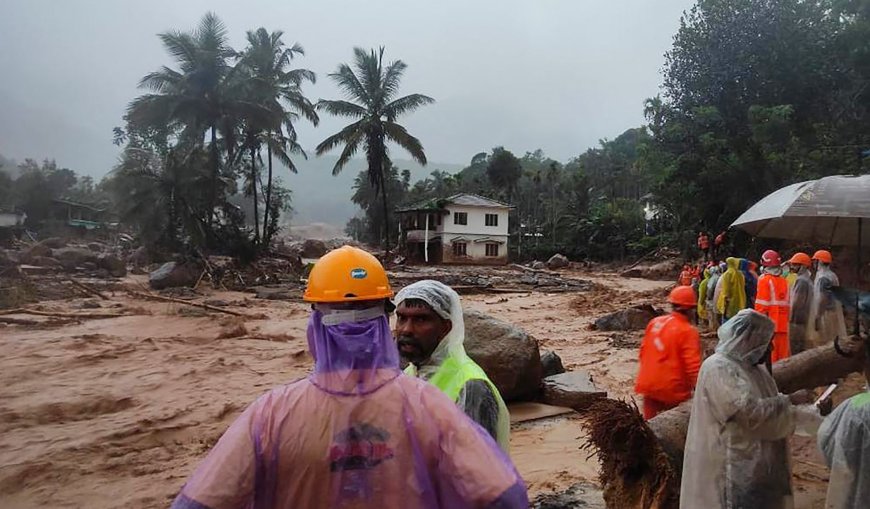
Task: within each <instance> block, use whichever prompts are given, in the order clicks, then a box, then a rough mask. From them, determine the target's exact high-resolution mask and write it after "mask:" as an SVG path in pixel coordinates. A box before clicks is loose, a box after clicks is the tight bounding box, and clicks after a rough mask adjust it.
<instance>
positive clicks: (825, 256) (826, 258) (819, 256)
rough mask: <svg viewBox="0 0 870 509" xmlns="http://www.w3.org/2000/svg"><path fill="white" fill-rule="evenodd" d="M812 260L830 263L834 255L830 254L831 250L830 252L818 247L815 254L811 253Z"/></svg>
mask: <svg viewBox="0 0 870 509" xmlns="http://www.w3.org/2000/svg"><path fill="white" fill-rule="evenodd" d="M813 260H818V261H820V262H822V263H827V264H830V263H831V262H833V261H834V257H833V256H831V252H830V251H826V250H824V249H819V250H818V251H816V252H815V254H814V255H813Z"/></svg>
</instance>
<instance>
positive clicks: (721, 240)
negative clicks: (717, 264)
mask: <svg viewBox="0 0 870 509" xmlns="http://www.w3.org/2000/svg"><path fill="white" fill-rule="evenodd" d="M724 244H725V232H724V231H723V232H720V233H719V235H716V238H715V239H713V258H714V259H716V260H718V259H720V258H719V250H720V249H722V246H723V245H724Z"/></svg>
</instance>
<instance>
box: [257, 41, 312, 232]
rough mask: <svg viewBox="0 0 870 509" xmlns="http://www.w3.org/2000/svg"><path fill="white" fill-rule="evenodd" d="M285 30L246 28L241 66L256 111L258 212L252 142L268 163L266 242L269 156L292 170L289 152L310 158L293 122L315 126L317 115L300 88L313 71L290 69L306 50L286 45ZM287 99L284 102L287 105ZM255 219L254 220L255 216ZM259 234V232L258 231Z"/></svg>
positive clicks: (268, 201)
mask: <svg viewBox="0 0 870 509" xmlns="http://www.w3.org/2000/svg"><path fill="white" fill-rule="evenodd" d="M283 35H284V34H283V32H281V31H280V30H278V31H275V32H271V33H269V31H267V30H266V29H265V28H259V29H257V30H255V31H254V30H252V31H248V33H247V39H248V48H247V49H246V50H245V52H244V55H243V57H242V60H241V61H240V66H241V67H242V68H243V69H244V71H245V73H246V76H247V78H246V79H247V85H248V87H247V88H248V93H249V95H250V98H249V100H251V101H253V102H254V103H255V104H256V106H258V109H259V110H260V111H259V112H257V113H258V115H257V117H258V118H257V119H251V121H250V122H249V126H248V129H249V136H248V138H249V143H250V144H251V146H249V149H251V150H252V153H251V154H252V155H251V161H252V163H251V164H252V171H251V175H252V182H253V185H254V188H253V195H254V200H255V203H254V214H255V215H256V214H257V205H256V200H257V193H256V178H255V177H256V173H257V172H256V169H255V167H254V166H253V165H254V164H256V158H255V157H254V156H253V153H254V148H253V147H254V146H256V150H257V151H258V150H259V148H260V147H261V146H262V145H265V146H266V152H267V161H268V165H269V174H268V179H267V180H266V186H265V202H264V211H263V240H264V242H265V243H266V244H268V242H269V237H270V233H269V228H268V225H269V212H270V210H271V208H272V207H271V205H272V183H273V170H272V156H273V155H274V156H276V157H278V159H279V160H280V161H281V162H283V163H284V165H285V166H287V168H288V169H289V170H290V171H291V172H293V173H296V171H297V170H296V165H295V164H294V163H293V161H292V159H291V158H290V154H298V155H301V156H302V157H304V158H306V159H307V158H308V156H307V154H305V151H304V150H302V147H301V146H300V145H299V143H298V141H297V135H296V128H295V126H294V122H295V121H296V120H298V119H299V118H300V117H303V118H305V119H307V120H308V121H310V122H311V123H312V124H313V125H315V126H316V125H317V124H318V122H319V118H318V116H317V112H316V111H315V107H314V105H313V104H312V103H311V101H309V100H308V98H306V97H305V95H304V94H303V93H302V85H303V84H304V83H305V82H306V81H307V82H311V83H314V82H315V79H316V78H315V75H314V73H313V72H311V71H309V70H308V69H290V63H291V61H292V60H293V58H294V57H296V56H301V55H304V54H305V50H304V49H303V48H302V46H301V45H299V44H298V43H295V44H293V45H292V46H290V47H287V46H286V45H285V44H284V42H283V41H282V40H281V37H282V36H283ZM285 104H286V105H287V106H286V107H285ZM255 224H257V219H256V218H255ZM257 236H259V233H258V234H257Z"/></svg>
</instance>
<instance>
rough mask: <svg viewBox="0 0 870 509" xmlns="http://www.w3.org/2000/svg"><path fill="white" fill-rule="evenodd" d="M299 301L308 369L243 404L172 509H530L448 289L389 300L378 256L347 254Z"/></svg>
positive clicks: (506, 422) (312, 281)
mask: <svg viewBox="0 0 870 509" xmlns="http://www.w3.org/2000/svg"><path fill="white" fill-rule="evenodd" d="M303 298H304V300H305V301H306V302H309V303H311V304H312V312H311V315H310V317H309V321H308V330H307V336H308V347H309V351H310V352H311V355H312V357H313V358H314V370H313V372H312V373H311V374H310V375H309V376H308V377H306V378H304V379H302V380H298V381H296V382H294V383H290V384H288V385H284V386H281V387H278V388H275V389H272V390H270V391H269V392H267V393H266V394H264V395H263V396H261V397H260V398H258V399H257V400H256V401H255V402H254V403H252V404H251V405H250V406H249V407H248V408H247V409H246V410H245V411H244V412H243V413H242V414H241V416H240V417H238V419H236V421H235V422H234V423H233V424H232V425H231V426H230V428H229V429H228V430H227V431H226V433H224V435H223V436H222V437H221V439H220V440H219V441H218V442H217V444H216V445H215V446H214V448H213V449H212V450H211V451H210V452H209V454H208V456H207V457H206V458H205V460H203V462H202V463H201V464H200V465H199V467H198V468H197V469H196V471H195V472H194V474H193V475H192V476H191V477H190V479H188V481H187V483H186V484H185V485H184V487H183V488H182V490H181V492H180V493H179V494H178V496H177V497H176V498H175V500H174V502H173V504H172V507H173V509H241V508H256V509H278V508H287V509H289V508H301V507H304V508H323V509H326V508H333V507H353V508H366V509H368V508H371V509H390V508H427V509H429V508H432V509H437V508H445V509H446V508H499V509H501V508H505V509H526V508H528V506H529V502H528V495H527V493H526V487H525V485H524V483H523V480H522V478H521V477H520V476H519V474H518V473H517V471H516V469H515V468H514V466H513V463H512V462H511V460H510V457H509V456H508V443H509V436H508V434H509V432H510V416H509V415H508V410H507V407H506V406H505V403H504V401H503V400H502V398H501V396H500V395H499V392H498V389H497V388H496V387H495V385H493V383H492V382H491V381H490V380H489V378H488V377H487V375H486V373H484V371H483V369H481V368H480V366H478V365H477V364H476V363H475V362H474V361H473V360H472V359H471V358H470V357H469V356H468V355H467V354H466V353H465V348H464V346H463V342H464V339H465V327H464V322H463V315H462V306H461V303H460V301H459V296H458V295H457V293H456V292H455V291H454V290H452V289H451V288H449V287H448V286H446V285H444V284H442V283H439V282H436V281H420V282H417V283H414V284H412V285H410V286H407V287H405V288H403V289H402V290H401V291H400V292H399V293H398V294H397V295H395V298H394V295H393V291H392V289H391V287H390V283H389V281H388V279H387V274H386V271H385V270H384V268H383V266H382V265H381V263H380V262H379V261H378V260H377V258H375V257H374V256H372V255H371V254H369V253H367V252H365V251H363V250H361V249H357V248H353V247H349V246H345V247H342V248H339V249H336V250H333V251H331V252H329V253H327V254H326V255H325V256H323V257H322V258H321V259H320V260H319V261H318V262H317V263H316V264H315V265H314V267H313V268H312V270H311V273H310V276H309V279H308V285H307V288H306V290H305V294H304V297H303ZM393 312H395V315H396V318H395V326H394V328H392V329H391V326H390V316H391V315H392V314H393ZM400 357H401V358H403V359H404V360H405V361H407V362H408V366H407V368H406V369H405V370H404V371H403V370H402V369H401V368H400Z"/></svg>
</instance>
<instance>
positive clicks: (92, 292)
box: [69, 279, 111, 300]
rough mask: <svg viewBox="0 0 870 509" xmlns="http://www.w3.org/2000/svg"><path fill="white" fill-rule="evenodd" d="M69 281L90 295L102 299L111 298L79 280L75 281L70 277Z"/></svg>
mask: <svg viewBox="0 0 870 509" xmlns="http://www.w3.org/2000/svg"><path fill="white" fill-rule="evenodd" d="M69 282H70V283H72V284H73V285H75V286H76V287H77V288H80V289H81V290H83V291H84V292H86V293H88V294H90V295H93V296H95V297H99V298H101V299H103V300H111V299H109V298H108V297H106V296H105V295H103V294H102V293H100V292H99V291H97V290H96V289H94V288H91V287H90V286H88V285H86V284H84V283H82V282H80V281H76V280H75V279H70V280H69Z"/></svg>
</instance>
